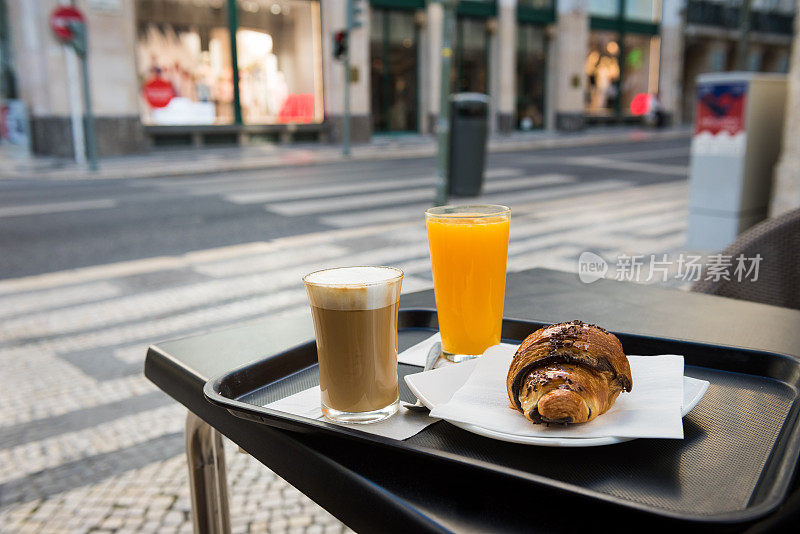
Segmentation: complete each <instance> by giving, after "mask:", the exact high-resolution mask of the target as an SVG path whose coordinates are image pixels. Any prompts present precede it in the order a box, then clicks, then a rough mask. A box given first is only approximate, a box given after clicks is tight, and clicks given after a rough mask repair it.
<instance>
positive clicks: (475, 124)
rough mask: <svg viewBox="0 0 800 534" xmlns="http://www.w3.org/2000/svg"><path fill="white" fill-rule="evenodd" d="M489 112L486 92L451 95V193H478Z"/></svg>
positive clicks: (480, 184) (448, 177)
mask: <svg viewBox="0 0 800 534" xmlns="http://www.w3.org/2000/svg"><path fill="white" fill-rule="evenodd" d="M488 115H489V97H488V96H487V95H484V94H481V93H457V94H454V95H452V96H451V97H450V150H449V151H448V162H447V163H448V164H447V168H448V175H447V180H448V184H449V190H448V193H449V194H450V195H453V196H463V197H476V196H478V195H480V194H481V189H482V188H483V171H484V166H485V164H486V129H487V120H488Z"/></svg>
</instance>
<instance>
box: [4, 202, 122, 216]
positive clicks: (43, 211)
mask: <svg viewBox="0 0 800 534" xmlns="http://www.w3.org/2000/svg"><path fill="white" fill-rule="evenodd" d="M116 205H117V201H116V200H114V199H111V198H100V199H96V200H77V201H75V202H49V203H46V204H27V205H22V206H5V207H0V217H23V216H26V215H49V214H51V213H64V212H68V211H86V210H101V209H108V208H113V207H115V206H116Z"/></svg>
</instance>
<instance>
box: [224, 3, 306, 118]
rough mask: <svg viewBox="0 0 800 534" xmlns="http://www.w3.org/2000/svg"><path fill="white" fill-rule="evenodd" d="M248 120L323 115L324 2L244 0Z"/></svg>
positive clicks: (243, 90)
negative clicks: (321, 16) (321, 14)
mask: <svg viewBox="0 0 800 534" xmlns="http://www.w3.org/2000/svg"><path fill="white" fill-rule="evenodd" d="M237 5H238V7H239V9H238V13H237V18H238V22H239V29H238V30H237V32H236V48H237V53H238V60H239V61H238V64H239V80H240V81H239V92H240V93H239V98H240V101H241V105H242V118H243V119H244V122H245V123H249V124H275V123H291V122H297V123H308V122H317V121H320V120H321V119H322V79H321V76H322V70H321V62H322V58H321V52H322V50H321V43H320V36H321V33H320V27H319V3H318V2H311V1H308V0H280V1H277V0H270V1H268V2H265V1H257V0H238V2H237Z"/></svg>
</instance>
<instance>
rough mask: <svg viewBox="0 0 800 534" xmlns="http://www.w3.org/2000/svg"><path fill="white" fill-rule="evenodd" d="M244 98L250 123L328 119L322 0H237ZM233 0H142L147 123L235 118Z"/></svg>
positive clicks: (140, 45)
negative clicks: (230, 0) (230, 9)
mask: <svg viewBox="0 0 800 534" xmlns="http://www.w3.org/2000/svg"><path fill="white" fill-rule="evenodd" d="M237 7H238V9H237V19H238V27H237V28H238V29H237V31H236V48H237V56H238V62H237V65H238V68H239V101H240V105H241V111H242V117H243V119H244V121H245V122H247V123H258V124H276V123H288V122H317V121H321V120H322V79H321V76H322V74H321V72H322V67H321V43H320V38H321V32H320V27H319V3H318V2H314V1H308V0H271V1H269V2H267V1H261V0H258V1H257V0H238V1H237ZM227 12H228V2H227V0H193V1H185V0H138V1H137V3H136V24H137V55H138V70H139V80H140V84H141V88H142V90H141V98H142V104H141V109H142V121H143V122H144V123H146V124H173V125H180V124H230V123H232V122H233V121H234V117H235V111H234V106H235V103H234V91H233V67H232V65H233V61H232V50H231V39H230V24H229V21H228V17H227Z"/></svg>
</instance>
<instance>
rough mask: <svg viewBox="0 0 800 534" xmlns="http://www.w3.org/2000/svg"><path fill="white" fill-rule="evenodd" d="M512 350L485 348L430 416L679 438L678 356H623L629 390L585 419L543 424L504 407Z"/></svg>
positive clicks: (527, 428) (574, 433)
mask: <svg viewBox="0 0 800 534" xmlns="http://www.w3.org/2000/svg"><path fill="white" fill-rule="evenodd" d="M515 351H516V347H513V346H509V345H496V346H494V347H491V348H489V349H487V351H486V352H485V353H484V355H483V356H482V357H481V358H480V359H479V360H478V362H477V364H476V365H475V370H474V371H473V372H472V374H471V375H470V377H469V378H468V379H467V381H466V382H465V383H464V385H463V386H462V387H461V388H460V389H459V390H458V391H456V393H455V394H454V395H453V397H452V398H451V399H450V401H449V402H447V403H445V404H441V405H438V406H435V407H434V409H433V410H432V411H431V416H434V417H440V418H442V419H447V420H451V421H456V422H460V423H468V424H474V425H478V426H481V427H484V428H488V429H490V430H496V431H499V432H506V433H510V434H517V435H521V436H537V437H573V438H589V437H607V436H616V437H630V438H676V439H682V438H683V423H682V421H681V403H682V400H683V356H677V355H674V354H667V355H663V356H628V361H629V362H630V365H631V374H632V375H633V391H631V392H630V393H621V394H620V395H619V397H617V400H616V402H615V403H614V406H612V407H611V409H610V410H609V411H607V412H606V413H604V414H603V415H601V416H599V417H597V418H596V419H594V420H593V421H590V422H589V423H584V424H577V425H567V426H562V425H551V426H547V425H543V424H539V425H536V424H533V423H531V422H530V421H528V420H527V419H525V417H523V415H522V414H521V413H520V412H518V411H517V410H513V409H511V408H509V400H508V394H507V393H506V375H507V374H508V367H509V365H510V364H511V359H512V358H513V357H514V352H515Z"/></svg>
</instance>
